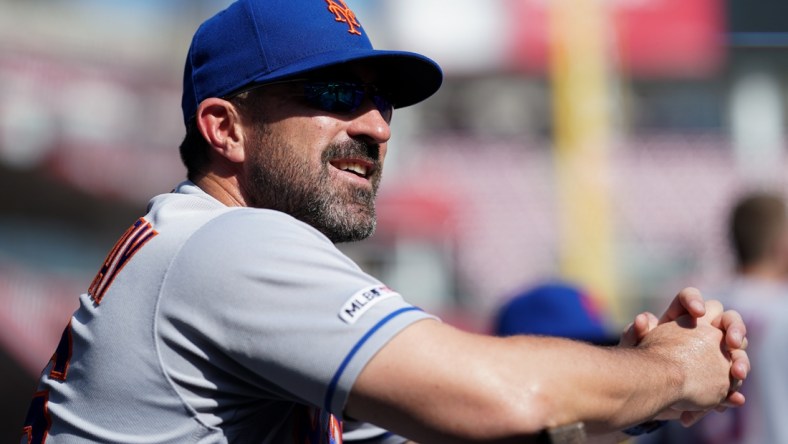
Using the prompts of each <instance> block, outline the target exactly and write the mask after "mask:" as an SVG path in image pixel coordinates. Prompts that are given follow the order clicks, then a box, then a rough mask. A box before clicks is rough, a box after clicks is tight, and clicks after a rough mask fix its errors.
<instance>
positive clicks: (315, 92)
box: [236, 79, 394, 123]
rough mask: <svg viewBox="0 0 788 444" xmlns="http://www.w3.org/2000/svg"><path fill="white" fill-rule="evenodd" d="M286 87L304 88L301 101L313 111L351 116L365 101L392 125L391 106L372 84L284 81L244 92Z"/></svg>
mask: <svg viewBox="0 0 788 444" xmlns="http://www.w3.org/2000/svg"><path fill="white" fill-rule="evenodd" d="M286 83H301V84H303V91H302V96H303V98H304V101H305V102H306V103H307V104H308V105H309V106H311V107H313V108H316V109H319V110H321V111H326V112H329V113H333V114H341V115H349V114H353V113H354V112H356V111H358V109H359V108H361V106H362V105H363V104H364V102H365V101H366V99H367V98H369V99H370V100H371V101H372V103H373V104H375V108H377V110H378V111H379V112H380V115H381V116H383V119H384V120H385V121H386V122H387V123H391V117H392V115H393V113H394V105H393V104H392V103H391V101H390V100H389V99H388V98H386V95H385V93H383V92H382V91H381V90H380V89H379V88H378V87H377V86H375V85H373V84H371V83H363V82H355V81H341V80H337V81H333V80H332V81H328V80H312V79H287V80H281V81H278V82H271V83H264V84H262V85H256V86H253V87H252V88H249V89H247V91H248V90H251V89H257V88H259V87H264V86H270V85H278V84H286ZM236 94H238V93H236Z"/></svg>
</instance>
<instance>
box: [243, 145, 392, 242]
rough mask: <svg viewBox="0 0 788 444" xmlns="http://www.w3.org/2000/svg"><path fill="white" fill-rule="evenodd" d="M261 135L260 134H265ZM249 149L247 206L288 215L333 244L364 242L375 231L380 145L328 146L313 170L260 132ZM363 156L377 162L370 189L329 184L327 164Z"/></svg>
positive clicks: (284, 146) (289, 148)
mask: <svg viewBox="0 0 788 444" xmlns="http://www.w3.org/2000/svg"><path fill="white" fill-rule="evenodd" d="M263 131H264V130H263ZM252 142H253V144H252V146H251V147H250V148H251V149H250V150H249V151H248V155H249V169H248V173H249V176H248V177H249V182H250V183H249V184H247V186H246V187H245V192H246V194H247V196H246V197H247V199H248V200H249V203H250V204H251V206H254V207H257V208H268V209H272V210H277V211H282V212H284V213H287V214H290V215H291V216H293V217H295V218H296V219H298V220H301V221H302V222H305V223H307V224H309V225H311V226H313V227H314V228H316V229H317V230H319V231H320V232H322V233H323V234H324V235H326V237H328V238H329V239H330V240H331V241H332V242H334V243H340V242H353V241H359V240H362V239H366V238H367V237H369V236H371V235H372V233H374V231H375V226H376V215H375V197H376V195H377V190H378V185H379V183H380V174H381V168H380V163H379V162H378V158H379V152H380V151H379V150H380V148H379V146H378V145H375V144H365V143H362V142H358V141H351V142H348V143H345V144H341V145H331V146H329V147H328V148H327V149H326V150H325V151H324V152H323V154H322V156H321V168H320V169H319V170H317V171H314V170H313V169H311V168H310V165H303V164H302V163H300V162H299V159H298V158H296V157H295V156H293V155H292V153H294V152H297V151H296V150H295V149H294V148H293V147H292V146H290V145H289V144H287V143H286V142H285V141H284V140H281V139H280V138H278V137H276V136H274V135H272V134H270V133H267V132H262V133H261V134H259V137H255V138H254V140H253V141H252ZM341 157H362V158H366V159H368V160H370V161H371V162H373V163H375V165H376V166H377V168H376V170H375V173H374V174H373V176H372V177H371V178H370V181H371V182H372V185H373V186H372V190H369V189H365V188H352V187H351V186H350V185H348V186H344V187H343V186H342V185H343V184H337V183H335V182H332V181H331V177H330V174H329V168H330V166H329V164H328V161H329V160H330V159H332V158H341Z"/></svg>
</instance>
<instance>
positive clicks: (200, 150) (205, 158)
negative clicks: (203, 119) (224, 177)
mask: <svg viewBox="0 0 788 444" xmlns="http://www.w3.org/2000/svg"><path fill="white" fill-rule="evenodd" d="M210 148H211V146H210V144H209V143H208V141H207V140H205V137H203V135H202V133H200V130H199V129H198V128H197V121H196V120H195V119H194V118H192V119H190V120H189V123H188V124H186V137H184V138H183V142H181V146H180V148H179V150H180V153H181V161H182V162H183V164H184V165H185V166H186V176H187V177H188V178H189V180H194V179H195V178H196V177H197V176H198V175H199V174H200V173H202V172H203V171H204V170H205V168H206V167H207V166H208V162H209V159H210V157H209V154H208V152H209V150H210Z"/></svg>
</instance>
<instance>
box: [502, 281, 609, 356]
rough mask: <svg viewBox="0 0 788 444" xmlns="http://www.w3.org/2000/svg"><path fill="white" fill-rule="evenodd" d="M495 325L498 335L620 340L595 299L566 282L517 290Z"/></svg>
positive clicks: (607, 342)
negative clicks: (611, 331)
mask: <svg viewBox="0 0 788 444" xmlns="http://www.w3.org/2000/svg"><path fill="white" fill-rule="evenodd" d="M493 329H494V333H495V334H496V335H498V336H511V335H517V334H534V335H543V336H557V337H564V338H570V339H577V340H581V341H587V342H591V343H594V344H600V345H612V344H615V343H617V342H618V338H617V337H616V336H614V335H612V334H610V333H609V332H608V330H607V328H606V327H605V323H604V319H603V317H602V316H601V313H600V312H599V309H598V307H597V306H596V304H595V302H594V300H593V299H592V298H591V297H590V296H589V295H588V294H587V293H585V292H584V291H583V290H581V289H580V288H577V287H575V286H574V285H570V284H568V283H565V282H549V283H544V284H540V285H536V286H535V287H533V288H529V289H527V290H525V291H523V292H521V293H519V294H517V295H516V296H514V297H513V298H512V299H510V300H509V301H507V302H506V303H505V304H504V305H503V306H502V307H501V309H500V310H499V312H498V314H497V318H496V319H495V325H494V327H493Z"/></svg>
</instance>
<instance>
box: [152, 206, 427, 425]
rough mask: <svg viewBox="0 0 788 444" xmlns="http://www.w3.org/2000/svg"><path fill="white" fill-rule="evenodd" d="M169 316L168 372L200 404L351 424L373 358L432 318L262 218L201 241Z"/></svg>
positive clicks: (168, 285)
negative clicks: (351, 403)
mask: <svg viewBox="0 0 788 444" xmlns="http://www.w3.org/2000/svg"><path fill="white" fill-rule="evenodd" d="M158 311H159V313H158V315H157V318H158V319H159V320H160V328H159V329H158V331H159V334H160V335H161V338H162V355H163V360H164V362H165V365H167V366H168V371H169V372H170V374H171V377H172V378H174V379H176V380H178V382H179V383H180V384H181V385H183V386H187V387H189V390H191V391H193V392H194V393H198V392H200V391H212V390H216V391H221V392H223V393H235V392H238V393H243V394H244V396H254V397H258V398H268V399H272V400H287V401H294V402H299V403H306V404H309V405H313V406H316V407H320V408H324V409H325V410H327V411H330V412H332V413H334V414H335V415H338V416H340V417H341V414H342V410H343V408H344V405H345V402H346V400H347V397H348V394H349V392H350V389H351V387H352V385H353V382H354V381H355V379H356V377H357V376H358V374H359V373H360V372H361V370H362V369H363V367H364V365H365V364H366V363H367V362H368V361H369V359H370V358H371V357H372V356H374V354H375V353H376V352H377V351H378V350H380V348H381V347H383V346H384V345H385V344H386V343H387V342H388V341H389V340H390V339H391V338H392V337H393V336H394V335H396V334H397V333H398V332H400V331H401V330H402V329H403V328H405V327H407V326H408V325H410V324H411V323H413V322H416V321H418V320H422V319H425V318H429V317H431V316H430V315H428V314H426V313H424V312H423V311H421V310H420V309H418V308H417V307H414V306H412V305H410V304H408V303H407V302H406V301H405V300H404V299H403V298H402V297H401V296H400V295H399V294H397V293H396V292H395V291H393V290H391V289H389V288H387V287H386V286H385V285H383V284H382V283H381V282H379V281H378V280H377V279H375V278H373V277H371V276H369V275H368V274H366V273H364V272H363V271H362V270H361V269H360V268H359V267H358V266H357V265H356V264H355V263H354V262H353V261H352V260H350V259H349V258H347V257H346V256H345V255H343V254H342V253H341V252H340V251H339V250H338V249H337V248H336V247H335V246H334V245H333V244H332V243H331V242H330V241H329V240H328V239H327V238H326V237H325V236H323V235H322V234H320V233H319V232H318V231H316V230H314V229H313V228H312V227H310V226H308V225H306V224H303V223H301V222H298V221H296V220H295V219H293V218H291V217H290V216H287V215H284V214H282V213H277V212H273V211H267V210H252V209H245V210H236V211H231V212H228V213H227V214H225V215H223V216H221V217H218V218H217V219H215V220H213V221H211V222H210V223H208V224H207V225H206V226H204V227H203V228H201V229H200V230H198V231H197V232H196V233H195V234H194V235H192V237H191V238H190V240H189V241H188V242H187V243H186V244H185V245H184V247H183V248H182V250H181V251H180V252H179V253H178V255H177V257H176V258H175V259H174V261H173V263H172V264H171V266H170V269H169V271H168V273H167V277H166V279H165V282H164V284H163V285H162V296H161V303H160V307H159V309H158ZM206 368H207V369H208V370H205V369H206ZM197 369H200V370H199V372H202V373H205V372H208V373H210V374H208V375H205V374H202V375H195V374H194V372H195V371H197ZM214 396H215V395H214ZM205 398H206V399H209V398H211V396H205Z"/></svg>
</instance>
